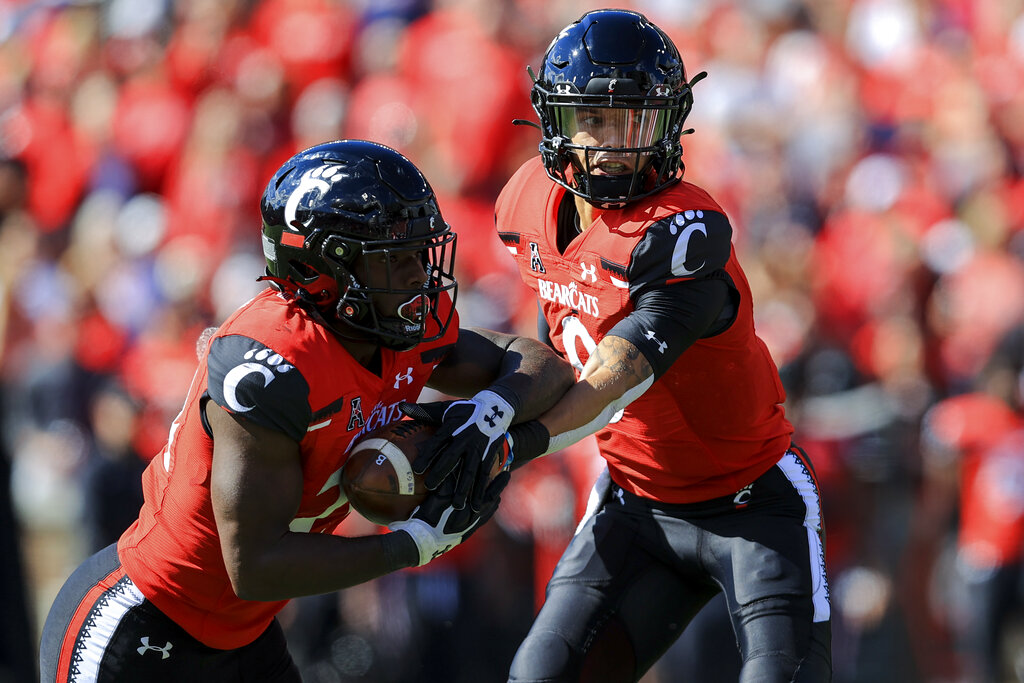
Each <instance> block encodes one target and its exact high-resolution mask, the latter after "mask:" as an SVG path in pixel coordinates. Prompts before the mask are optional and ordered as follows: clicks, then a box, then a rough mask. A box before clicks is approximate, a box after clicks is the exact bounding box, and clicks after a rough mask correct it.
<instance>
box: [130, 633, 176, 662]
mask: <svg viewBox="0 0 1024 683" xmlns="http://www.w3.org/2000/svg"><path fill="white" fill-rule="evenodd" d="M139 642H140V643H142V647H140V648H138V649H137V650H136V652H138V653H139V654H140V655H144V654H146V652H148V651H149V650H153V651H154V652H159V653H160V659H167V658H168V657H170V656H171V648H172V647H174V644H173V643H171V642H170V641H168V643H167V644H166V645H164V646H163V647H157V646H156V645H150V644H149V636H143V637H142V638H140V639H139Z"/></svg>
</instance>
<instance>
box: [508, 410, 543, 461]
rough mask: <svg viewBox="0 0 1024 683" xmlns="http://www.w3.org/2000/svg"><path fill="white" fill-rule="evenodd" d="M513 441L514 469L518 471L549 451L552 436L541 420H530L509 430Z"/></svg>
mask: <svg viewBox="0 0 1024 683" xmlns="http://www.w3.org/2000/svg"><path fill="white" fill-rule="evenodd" d="M508 435H509V437H510V438H511V439H512V452H513V454H514V459H513V461H512V469H517V468H519V467H521V466H523V465H525V464H526V463H528V462H530V461H531V460H533V459H535V458H539V457H540V456H542V455H544V454H545V453H547V451H548V447H549V445H550V443H551V434H550V432H548V428H547V427H545V426H544V425H543V423H541V421H540V420H528V421H526V422H521V423H519V424H517V425H513V426H512V427H510V428H509V430H508Z"/></svg>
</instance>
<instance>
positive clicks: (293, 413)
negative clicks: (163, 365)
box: [207, 334, 312, 441]
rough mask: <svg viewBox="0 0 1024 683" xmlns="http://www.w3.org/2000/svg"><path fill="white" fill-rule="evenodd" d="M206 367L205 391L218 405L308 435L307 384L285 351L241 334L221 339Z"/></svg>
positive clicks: (293, 433) (299, 435)
mask: <svg viewBox="0 0 1024 683" xmlns="http://www.w3.org/2000/svg"><path fill="white" fill-rule="evenodd" d="M207 370H208V373H209V380H208V382H207V384H208V388H207V391H208V392H209V395H210V398H211V399H213V401H214V402H216V403H217V404H218V405H220V406H222V407H224V408H226V409H227V410H229V411H230V412H232V413H235V414H237V415H242V416H244V417H245V418H246V419H247V420H252V421H253V422H255V423H257V424H260V425H262V426H264V427H268V428H270V429H274V430H276V431H279V432H283V433H284V434H287V435H288V436H289V437H291V438H292V439H294V440H296V441H300V440H302V437H304V436H305V434H306V429H307V428H308V427H309V423H310V421H311V419H312V411H311V410H310V407H309V384H308V383H307V382H306V379H305V378H304V377H303V376H302V373H300V372H299V370H298V368H296V367H295V366H294V365H292V364H291V363H289V362H288V361H287V360H286V359H285V358H284V357H283V356H282V355H281V354H279V353H277V352H276V351H274V350H273V349H270V348H268V347H266V346H264V345H263V344H261V343H260V342H258V341H256V340H255V339H250V338H249V337H246V336H243V335H239V334H233V335H227V336H224V337H217V338H216V339H214V340H213V342H212V343H211V345H210V353H209V356H208V358H207Z"/></svg>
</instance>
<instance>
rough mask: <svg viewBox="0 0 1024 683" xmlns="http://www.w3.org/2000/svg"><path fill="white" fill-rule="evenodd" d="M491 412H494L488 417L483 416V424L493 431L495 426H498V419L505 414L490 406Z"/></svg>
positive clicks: (496, 407)
mask: <svg viewBox="0 0 1024 683" xmlns="http://www.w3.org/2000/svg"><path fill="white" fill-rule="evenodd" d="M491 410H492V411H494V412H492V413H491V414H490V415H484V422H486V423H487V426H489V427H490V428H491V429H494V427H495V425H497V424H498V419H499V418H502V417H505V413H504V412H502V411H501V410H500V409H499V408H498V406H491Z"/></svg>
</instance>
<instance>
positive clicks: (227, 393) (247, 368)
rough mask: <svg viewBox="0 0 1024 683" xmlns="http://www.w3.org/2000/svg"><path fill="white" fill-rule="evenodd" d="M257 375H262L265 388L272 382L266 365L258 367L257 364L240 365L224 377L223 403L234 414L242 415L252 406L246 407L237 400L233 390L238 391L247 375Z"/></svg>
mask: <svg viewBox="0 0 1024 683" xmlns="http://www.w3.org/2000/svg"><path fill="white" fill-rule="evenodd" d="M253 373H258V374H260V375H263V386H264V387H265V386H267V385H268V384H270V383H271V382H272V381H274V373H273V371H272V370H271V369H270V368H268V367H267V366H266V365H260V364H259V363H242V364H241V365H236V366H235V367H233V368H231V370H230V371H229V372H228V374H227V375H225V376H224V401H225V402H226V403H227V404H228V407H229V408H231V409H232V410H234V411H235V412H239V413H244V412H247V411H250V410H252V409H253V408H254V406H247V405H245V404H244V403H242V402H241V401H239V400H238V397H237V396H236V395H235V390H236V389H238V385H239V384H240V383H241V381H242V380H243V379H245V377H246V376H247V375H251V374H253Z"/></svg>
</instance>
